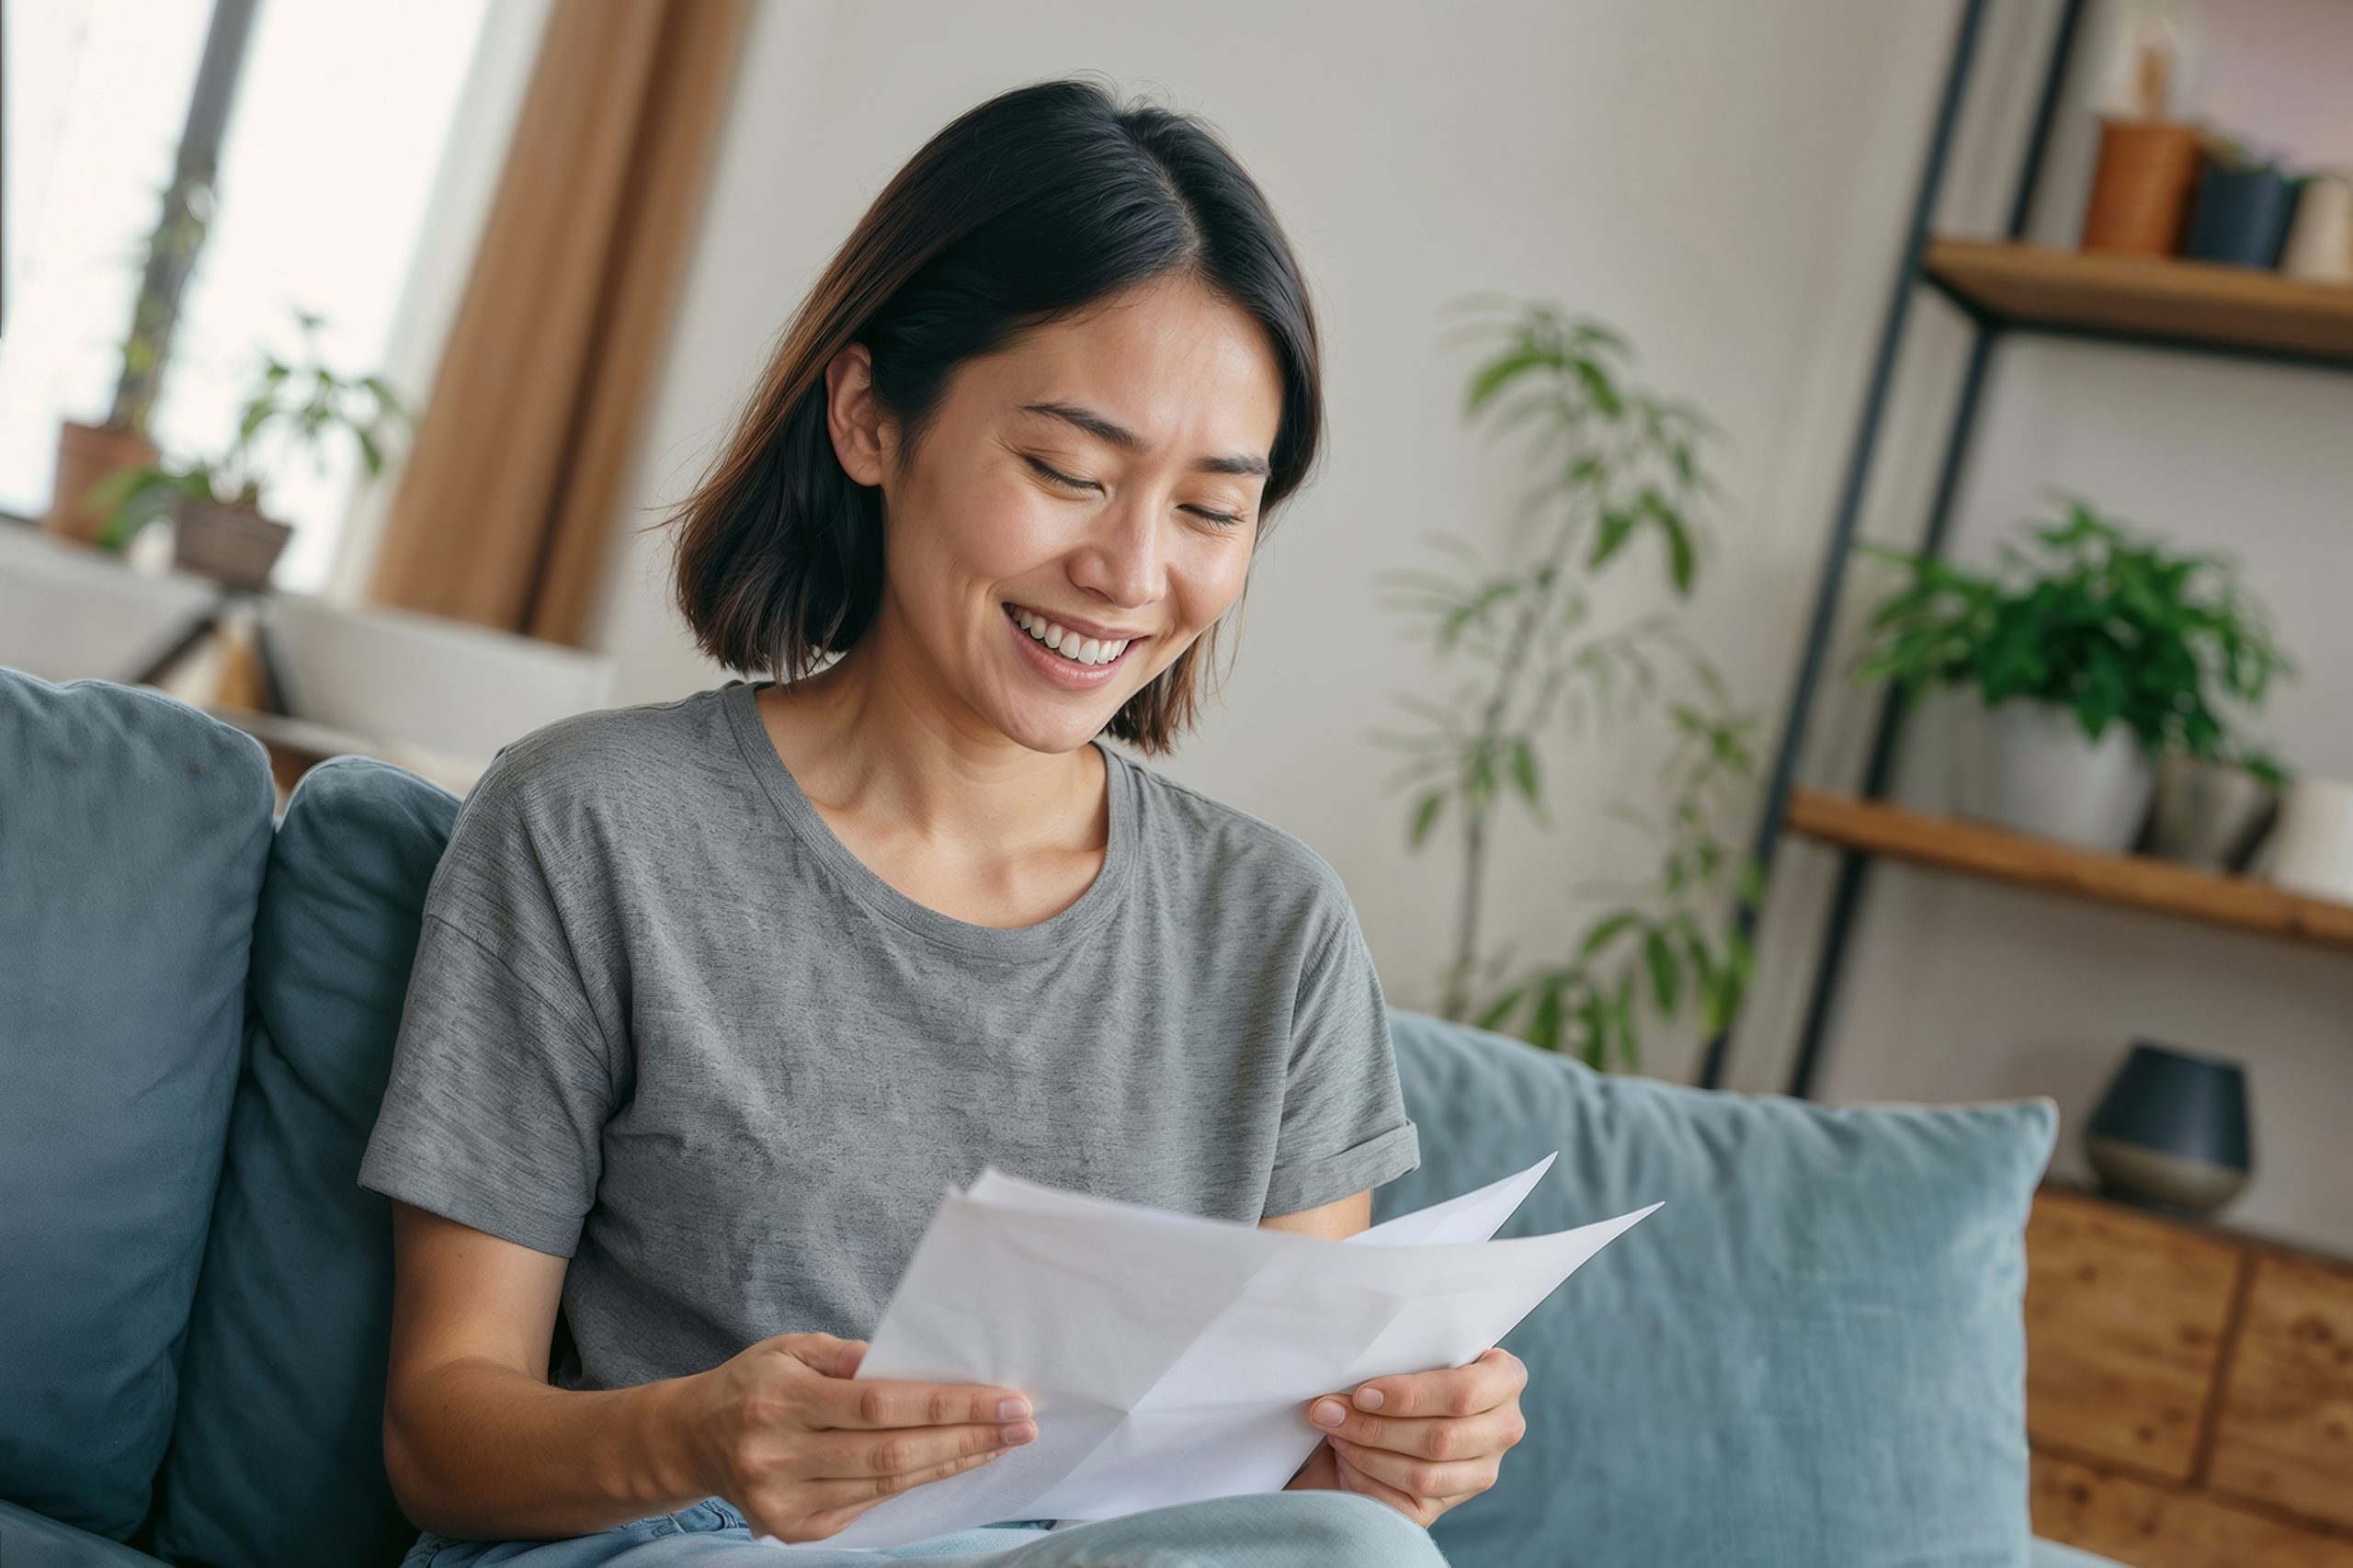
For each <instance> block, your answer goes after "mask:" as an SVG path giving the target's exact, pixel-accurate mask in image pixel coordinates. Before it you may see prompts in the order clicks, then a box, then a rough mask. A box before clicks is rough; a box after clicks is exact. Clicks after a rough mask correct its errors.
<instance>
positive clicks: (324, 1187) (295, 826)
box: [155, 756, 458, 1563]
mask: <svg viewBox="0 0 2353 1568" xmlns="http://www.w3.org/2000/svg"><path fill="white" fill-rule="evenodd" d="M457 809H458V800H457V797H456V796H454V795H452V794H450V793H449V791H448V790H443V789H441V788H440V787H439V786H438V785H435V784H430V783H427V782H426V780H424V779H423V778H418V777H416V776H415V774H412V773H408V772H405V771H404V770H403V769H401V768H398V767H392V766H390V765H388V764H385V763H381V762H375V761H371V760H369V759H367V758H364V757H355V756H346V757H337V758H335V759H334V760H332V761H330V762H325V763H323V764H321V765H320V766H318V767H314V768H313V769H312V770H311V771H310V772H309V773H306V774H305V775H303V777H302V780H301V783H300V784H299V785H297V786H296V787H295V790H294V794H293V797H292V799H290V801H288V802H287V808H286V816H285V819H284V821H283V822H282V823H281V824H279V827H278V839H277V843H276V845H275V846H274V847H273V848H272V850H271V851H270V856H269V875H268V880H267V882H266V883H265V884H264V886H263V889H262V896H261V911H260V914H259V915H258V916H257V918H256V923H255V927H254V962H253V986H252V994H253V1004H254V1011H255V1015H256V1016H255V1018H254V1024H253V1028H252V1031H251V1034H250V1038H249V1042H248V1044H249V1050H248V1053H247V1062H246V1070H245V1075H244V1080H243V1081H242V1082H241V1083H240V1084H239V1085H238V1087H237V1101H236V1109H235V1112H234V1115H233V1119H232V1122H231V1134H230V1144H229V1160H228V1165H227V1168H226V1169H225V1170H224V1171H223V1172H222V1178H221V1198H220V1202H219V1204H218V1206H217V1208H216V1209H215V1210H214V1213H213V1220H212V1236H211V1244H210V1249H209V1251H208V1253H207V1256H206V1258H205V1265H204V1289H203V1290H202V1292H201V1293H200V1294H199V1296H198V1298H197V1302H196V1311H195V1315H194V1317H193V1319H192V1320H191V1322H190V1324H189V1329H188V1348H187V1354H186V1356H185V1357H184V1358H183V1379H184V1382H183V1388H182V1392H181V1397H180V1408H179V1421H178V1425H177V1426H176V1430H175V1432H174V1434H173V1441H172V1450H171V1455H170V1458H169V1460H168V1461H167V1462H166V1465H165V1475H164V1494H163V1504H162V1510H161V1517H160V1518H159V1520H158V1523H157V1528H156V1535H155V1545H156V1550H157V1551H158V1552H160V1553H161V1554H162V1555H164V1556H165V1557H169V1558H172V1559H174V1560H176V1561H183V1562H219V1563H228V1562H255V1563H260V1562H307V1561H315V1560H316V1559H317V1554H318V1551H319V1543H320V1542H322V1541H330V1540H331V1541H333V1542H335V1560H336V1561H338V1562H352V1563H365V1562H396V1561H398V1559H399V1558H400V1556H401V1553H402V1552H403V1551H404V1550H405V1549H406V1548H407V1547H408V1545H409V1544H410V1542H412V1541H413V1540H415V1538H416V1529H415V1527H414V1526H413V1525H411V1524H409V1523H408V1521H407V1520H405V1519H404V1518H403V1517H401V1512H400V1507H399V1506H398V1504H396V1503H395V1502H394V1501H393V1498H392V1488H391V1485H390V1483H387V1482H386V1480H385V1478H384V1465H383V1437H382V1426H381V1423H382V1419H383V1404H384V1366H385V1358H386V1346H387V1343H388V1339H389V1335H390V1332H391V1324H392V1213H391V1205H390V1203H389V1202H388V1201H387V1200H386V1199H383V1198H382V1197H381V1196H380V1195H378V1194H376V1193H373V1192H369V1191H367V1190H366V1189H364V1188H362V1187H360V1186H359V1185H358V1174H359V1156H360V1154H361V1153H362V1152H363V1151H364V1150H365V1149H366V1147H367V1143H368V1134H369V1129H370V1128H371V1127H372V1126H373V1125H374V1123H375V1119H376V1109H377V1106H378V1103H379V1102H380V1101H381V1099H382V1098H383V1095H384V1081H385V1077H386V1074H388V1073H389V1072H390V1070H391V1063H392V1035H393V1031H394V1028H395V1026H396V1025H397V1024H398V1023H399V1021H400V1014H401V1003H402V998H403V996H404V994H405V991H406V988H407V983H408V971H409V964H410V960H411V959H412V958H413V957H414V955H415V951H416V937H417V920H418V911H419V909H420V908H421V907H422V905H423V903H424V900H425V890H426V884H427V883H428V882H429V881H431V879H432V875H433V868H434V866H435V864H436V863H437V862H438V860H439V858H440V856H441V847H442V846H443V845H444V844H445V843H447V842H448V840H449V824H450V823H451V821H452V819H453V818H454V817H455V816H456V814H457Z"/></svg>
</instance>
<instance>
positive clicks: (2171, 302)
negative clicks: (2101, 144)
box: [1921, 239, 2353, 368]
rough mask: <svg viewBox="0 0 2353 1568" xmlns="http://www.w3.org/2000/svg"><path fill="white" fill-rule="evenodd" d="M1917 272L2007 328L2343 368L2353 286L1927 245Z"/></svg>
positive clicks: (2352, 325) (2190, 264)
mask: <svg viewBox="0 0 2353 1568" xmlns="http://www.w3.org/2000/svg"><path fill="white" fill-rule="evenodd" d="M1921 266H1922V267H1923V268H1924V269H1925V270H1926V271H1927V275H1928V279H1929V281H1931V282H1932V283H1934V284H1935V285H1936V286H1937V287H1938V289H1941V290H1944V292H1945V293H1947V294H1948V295H1950V296H1951V297H1952V298H1953V299H1954V300H1955V301H1959V302H1960V303H1961V305H1962V306H1963V307H1964V308H1966V309H1968V310H1971V311H1974V312H1978V313H1979V314H1982V315H1985V316H1989V317H1992V318H1994V319H1995V320H1998V321H2001V322H2004V323H2006V324H2010V325H2013V326H2020V327H2029V328H2036V329H2040V330H2043V331H2052V332H2073V333H2082V334H2089V335H2096V336H2114V337H2129V338H2143V339H2147V338H2154V339H2157V340H2161V341H2165V342H2171V343H2176V344H2183V345H2188V346H2192V347H2207V348H2219V349H2224V350H2234V349H2235V350H2241V351H2247V352H2253V353H2257V354H2264V355H2274V356H2279V355H2284V356H2288V357H2290V358H2300V359H2310V360H2317V361H2324V362H2327V363H2334V364H2342V365H2345V366H2346V367H2347V368H2353V287H2346V286H2344V285H2340V284H2334V283H2313V282H2308V281H2306V280H2304V279H2302V278H2283V277H2281V276H2280V275H2279V273H2276V272H2264V271H2260V270H2257V269H2256V268H2255V267H2222V266H2218V265H2216V264H2214V263H2212V262H2203V261H2182V260H2177V259H2170V258H2163V257H2154V256H2108V255H2101V254H2097V253H2090V252H2080V251H2061V250H2051V249H2047V248H2045V247H2044V246H2041V245H2029V244H1990V243H1987V242H1984V241H1979V240H1951V239H1940V240H1932V241H1930V242H1929V244H1928V247H1927V255H1926V256H1924V257H1923V258H1922V261H1921Z"/></svg>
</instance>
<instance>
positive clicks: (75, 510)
mask: <svg viewBox="0 0 2353 1568" xmlns="http://www.w3.org/2000/svg"><path fill="white" fill-rule="evenodd" d="M159 456H160V454H159V453H158V452H157V451H156V449H155V443H154V442H153V441H151V440H149V439H148V438H147V437H144V436H142V435H140V434H139V433H138V432H137V431H135V430H115V429H109V428H108V427H107V426H100V425H81V424H76V423H75V422H74V421H73V420H71V419H68V420H66V421H64V422H63V424H62V425H61V426H59V427H58V432H57V478H56V481H55V483H53V484H52V485H51V497H50V503H49V513H48V515H47V516H45V517H42V518H41V520H40V526H41V527H42V528H46V529H48V530H49V531H50V532H51V533H53V534H55V535H57V536H58V537H59V538H61V539H70V540H77V541H79V542H80V543H83V544H90V543H93V542H95V541H96V540H97V537H98V530H99V529H100V528H104V527H105V526H106V521H107V519H106V514H105V513H103V512H100V511H97V510H96V509H95V508H93V507H90V506H85V504H84V498H85V496H87V495H88V494H90V490H91V487H92V486H94V485H97V484H98V483H102V482H103V481H105V480H106V479H108V478H109V477H110V476H112V475H114V474H117V473H119V472H122V471H123V470H124V469H127V468H152V467H153V466H154V464H155V461H156V460H157V458H158V457H159Z"/></svg>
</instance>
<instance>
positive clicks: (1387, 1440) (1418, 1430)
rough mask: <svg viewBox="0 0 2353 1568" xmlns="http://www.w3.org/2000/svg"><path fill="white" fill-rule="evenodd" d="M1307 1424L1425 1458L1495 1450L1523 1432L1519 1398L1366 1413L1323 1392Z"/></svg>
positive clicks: (1524, 1423) (1461, 1457)
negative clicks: (1474, 1406) (1430, 1410)
mask: <svg viewBox="0 0 2353 1568" xmlns="http://www.w3.org/2000/svg"><path fill="white" fill-rule="evenodd" d="M1307 1419H1308V1423H1309V1425H1311V1426H1314V1427H1315V1428H1316V1429H1317V1430H1318V1431H1322V1432H1328V1433H1330V1434H1332V1435H1333V1436H1335V1437H1345V1438H1347V1440H1348V1441H1350V1442H1352V1443H1356V1444H1358V1445H1359V1446H1361V1447H1364V1448H1368V1449H1386V1450H1388V1451H1389V1452H1391V1453H1393V1454H1415V1455H1418V1456H1419V1457H1421V1458H1423V1459H1427V1460H1466V1459H1476V1458H1478V1457H1479V1456H1481V1455H1483V1454H1499V1453H1501V1452H1503V1451H1504V1450H1505V1449H1508V1448H1510V1447H1511V1446H1512V1445H1513V1444H1514V1443H1517V1442H1518V1441H1519V1439H1520V1438H1521V1437H1523V1436H1525V1435H1526V1433H1527V1431H1528V1423H1527V1421H1526V1420H1525V1419H1524V1418H1523V1417H1522V1416H1521V1415H1520V1413H1519V1402H1518V1400H1514V1399H1507V1400H1506V1401H1505V1402H1504V1403H1501V1404H1499V1405H1497V1406H1495V1409H1493V1410H1483V1411H1481V1412H1479V1414H1477V1415H1366V1414H1364V1412H1362V1411H1360V1410H1351V1409H1349V1408H1348V1407H1347V1405H1345V1404H1343V1403H1340V1402H1339V1400H1338V1399H1336V1398H1335V1397H1333V1396H1331V1395H1328V1394H1327V1395H1325V1396H1324V1398H1322V1399H1319V1400H1315V1401H1313V1402H1312V1403H1309V1405H1308V1407H1307Z"/></svg>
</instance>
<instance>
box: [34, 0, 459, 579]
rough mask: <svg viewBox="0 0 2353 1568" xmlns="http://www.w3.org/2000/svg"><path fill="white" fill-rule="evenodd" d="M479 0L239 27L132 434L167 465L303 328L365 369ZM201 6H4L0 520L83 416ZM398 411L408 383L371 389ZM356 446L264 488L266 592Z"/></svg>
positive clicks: (121, 2) (168, 156) (315, 570)
mask: <svg viewBox="0 0 2353 1568" xmlns="http://www.w3.org/2000/svg"><path fill="white" fill-rule="evenodd" d="M487 6H488V0H399V3H398V4H387V5H372V6H352V5H343V4H331V5H329V4H309V5H304V4H274V5H263V6H259V7H258V8H257V9H256V13H255V17H254V23H253V30H252V34H251V36H250V38H249V39H248V40H247V44H246V50H245V59H244V68H243V70H242V71H241V72H240V73H239V75H238V79H237V84H236V88H235V96H234V97H233V102H232V105H231V108H230V110H229V116H228V122H227V126H226V129H225V131H223V134H222V146H221V160H220V170H219V175H218V177H217V180H216V184H215V206H214V209H213V211H212V217H211V223H210V231H209V233H208V234H207V236H206V239H205V242H204V248H203V249H202V251H201V252H200V253H199V256H198V258H197V262H196V268H195V272H194V274H193V276H192V277H191V278H190V279H189V282H188V288H187V290H186V291H185V292H184V293H183V295H182V297H181V301H180V314H179V322H178V325H177V327H176V330H175V332H174V335H173V341H172V351H171V360H170V363H169V365H168V366H167V367H166V368H165V372H164V377H163V383H162V390H161V392H160V394H159V395H158V397H157V400H156V403H155V409H154V415H153V421H152V424H151V426H150V432H149V433H150V434H151V435H152V436H153V437H154V439H155V442H156V444H157V445H158V446H159V447H160V448H161V449H163V452H164V454H165V458H166V459H172V458H190V457H197V456H210V455H213V454H216V453H218V452H220V451H221V450H222V449H225V448H226V446H227V445H228V443H229V441H230V439H231V438H232V437H233V435H234V433H235V426H236V418H237V412H238V410H239V408H240V407H241V406H242V405H243V403H244V399H245V397H246V395H247V394H248V392H249V391H250V390H251V382H252V378H253V376H254V375H255V373H256V367H257V365H258V362H259V358H260V355H261V353H262V352H263V351H264V350H265V349H267V350H269V351H273V352H276V353H278V354H279V355H280V356H292V355H297V354H300V353H301V351H302V347H303V345H302V339H301V331H300V328H299V327H298V326H297V324H296V322H295V316H294V312H295V311H296V309H297V308H300V309H302V310H306V311H309V312H313V313H314V314H317V315H320V316H323V317H324V318H325V325H324V326H323V327H322V328H321V329H320V333H319V337H318V343H319V347H320V350H321V351H322V352H323V353H324V355H325V357H326V358H327V359H328V361H329V363H330V364H332V365H333V366H334V367H335V369H337V370H338V371H341V372H343V373H346V374H357V373H363V372H369V371H375V370H380V369H384V368H385V367H386V365H387V362H388V360H389V359H390V358H392V355H391V348H392V338H393V333H394V330H395V326H396V321H397V316H398V312H399V308H400V306H401V303H402V299H403V293H404V285H405V282H406V280H407V278H408V274H409V269H410V266H411V263H412V260H413V258H414V256H415V250H416V245H417V240H418V235H419V233H420V232H421V230H422V229H423V227H424V223H425V220H426V217H427V214H428V211H429V210H430V204H431V202H432V200H433V187H434V176H435V174H436V171H437V170H438V168H439V166H440V165H441V162H442V155H443V151H444V143H445V142H447V140H448V138H449V132H450V127H451V123H452V117H453V114H454V112H455V110H456V108H457V106H458V101H459V96H460V89H461V88H462V87H464V85H465V84H466V77H467V72H468V69H469V66H470V64H471V62H472V58H473V55H474V51H475V48H476V44H477V40H479V39H480V38H481V36H482V32H483V18H484V15H485V11H486V9H487ZM210 17H211V0H41V3H40V4H39V5H35V6H10V7H8V11H7V40H6V72H7V81H6V95H5V97H6V112H7V115H8V124H7V128H6V155H7V159H8V165H9V166H8V169H7V178H6V182H5V188H6V200H7V202H8V203H9V206H8V209H7V212H6V233H7V236H8V247H9V251H10V253H11V254H10V256H9V257H8V258H7V259H8V265H9V266H10V267H11V269H12V270H11V275H10V277H9V279H8V316H7V321H6V333H5V335H0V509H5V510H6V511H10V512H15V513H17V514H18V515H20V516H24V517H38V516H40V514H41V513H43V512H44V511H46V510H47V509H48V506H49V498H50V489H51V481H52V478H53V472H54V468H55V463H56V457H57V432H58V426H59V424H60V422H61V421H63V420H66V419H74V420H81V421H85V422H90V423H95V422H97V421H99V420H102V419H104V418H105V417H106V415H107V413H108V408H109V406H110V404H111V403H112V401H113V396H114V387H115V382H116V380H117V379H118V377H119V374H120V370H121V358H120V356H121V349H120V343H121V339H122V337H123V335H125V334H126V332H127V331H128V329H129V325H130V321H131V302H132V300H133V298H134V296H135V294H136V292H137V290H138V286H139V281H140V273H141V268H142V265H143V263H144V260H145V246H146V243H147V237H148V234H149V232H150V231H151V230H152V229H153V226H154V223H155V221H156V216H157V213H158V211H159V210H160V204H161V199H162V194H163V191H164V188H165V185H166V184H167V183H168V182H169V180H170V178H171V174H172V169H173V165H174V162H175V158H176V151H177V147H178V141H179V135H180V130H181V126H182V123H183V121H184V120H185V119H186V117H187V114H188V97H189V93H190V91H191V89H192V87H193V86H194V84H195V81H196V71H197V64H198V61H199V57H200V56H201V54H202V52H203V49H204V42H205V36H206V30H207V28H208V26H209V24H210ZM393 380H394V383H395V385H396V386H397V387H398V390H399V391H400V392H402V393H403V394H404V396H405V397H406V398H407V399H408V400H409V401H410V403H411V404H412V407H414V406H415V403H416V400H417V396H418V389H417V388H415V387H414V386H412V385H408V384H406V383H405V382H404V381H403V380H402V379H401V378H400V377H398V376H395V377H394V378H393ZM362 478H364V470H363V469H362V468H361V465H360V462H359V459H358V454H357V452H355V451H352V450H350V449H349V447H348V443H347V442H340V441H338V442H335V443H333V444H332V446H331V449H330V451H329V453H328V454H327V460H326V466H325V471H324V472H317V471H316V469H315V468H314V466H313V463H312V462H310V461H309V460H301V461H297V462H294V463H292V464H290V465H281V466H279V467H278V468H275V469H273V470H272V471H271V472H267V474H265V475H264V478H263V500H264V504H265V506H266V507H267V510H268V511H269V512H270V514H271V515H272V516H274V517H279V518H280V519H282V520H284V521H286V522H289V523H291V524H293V525H294V528H295V533H294V538H293V540H292V541H291V542H290V544H289V545H288V546H287V550H286V553H285V555H284V556H282V557H281V558H280V560H279V562H278V574H277V581H278V585H280V586H281V587H285V588H290V589H295V590H299V591H315V590H316V589H317V588H318V587H319V586H320V585H322V584H323V583H324V581H325V579H326V576H327V573H328V569H329V566H330V564H331V563H332V562H333V560H334V555H335V545H336V542H337V540H338V537H339V535H340V533H341V531H342V524H343V518H344V515H345V513H346V512H347V510H348V508H349V506H350V503H351V499H352V495H353V491H354V487H355V485H356V483H357V482H358V481H359V480H360V479H362Z"/></svg>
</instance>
